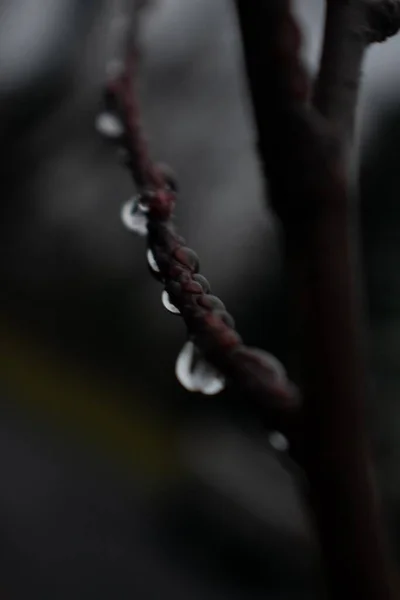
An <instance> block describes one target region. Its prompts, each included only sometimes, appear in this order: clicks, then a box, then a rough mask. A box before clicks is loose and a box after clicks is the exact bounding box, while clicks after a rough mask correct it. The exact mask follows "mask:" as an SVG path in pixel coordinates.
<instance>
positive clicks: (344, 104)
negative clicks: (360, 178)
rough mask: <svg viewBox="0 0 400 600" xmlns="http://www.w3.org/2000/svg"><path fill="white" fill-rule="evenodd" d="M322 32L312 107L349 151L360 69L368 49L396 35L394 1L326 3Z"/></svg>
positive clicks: (398, 7)
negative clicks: (321, 45)
mask: <svg viewBox="0 0 400 600" xmlns="http://www.w3.org/2000/svg"><path fill="white" fill-rule="evenodd" d="M326 4H327V10H326V18H325V32H324V38H323V40H324V41H323V48H322V56H321V62H320V68H319V73H318V76H317V80H316V83H315V87H314V98H313V103H314V106H315V107H316V108H317V110H318V111H319V112H320V114H322V115H323V116H324V117H326V118H327V119H328V120H329V121H330V122H331V123H332V124H333V125H334V126H335V127H336V128H337V131H338V134H339V137H340V139H341V140H342V144H343V148H344V151H345V155H346V159H347V160H348V161H349V160H350V158H351V151H352V139H353V134H354V129H355V120H356V110H357V105H358V94H359V89H360V78H361V68H362V63H363V59H364V56H365V53H366V50H367V48H368V46H369V45H370V44H371V43H373V42H379V41H384V40H385V39H386V38H387V37H390V36H391V35H394V34H395V33H397V31H398V29H399V26H400V2H399V1H398V0H352V1H351V2H348V1H346V0H326Z"/></svg>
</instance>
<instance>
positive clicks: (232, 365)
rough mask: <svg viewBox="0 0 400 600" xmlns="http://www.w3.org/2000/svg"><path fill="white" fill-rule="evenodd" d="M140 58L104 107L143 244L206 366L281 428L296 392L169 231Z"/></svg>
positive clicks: (170, 186) (166, 191)
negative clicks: (147, 133) (131, 189)
mask: <svg viewBox="0 0 400 600" xmlns="http://www.w3.org/2000/svg"><path fill="white" fill-rule="evenodd" d="M136 71H137V52H136V49H135V48H130V51H129V52H128V53H127V60H126V68H125V70H124V72H123V73H122V74H121V75H120V76H118V77H117V78H115V79H114V80H112V81H111V82H109V84H108V86H107V90H106V103H107V106H108V109H109V110H112V111H113V112H114V114H118V115H119V117H120V118H121V120H122V122H123V124H124V128H123V134H122V136H121V137H120V138H119V140H118V142H119V144H120V146H121V147H123V148H124V149H125V152H126V166H127V167H128V168H129V169H130V171H131V174H132V177H133V180H134V183H135V185H136V187H137V189H138V191H139V196H140V204H141V206H143V207H144V209H145V214H146V217H147V232H148V234H147V241H148V247H149V249H150V250H151V252H152V255H153V257H154V260H155V263H156V265H157V273H154V270H153V274H155V275H156V277H157V279H159V280H160V281H161V282H162V283H163V285H164V287H165V290H166V292H167V293H168V295H169V298H170V300H171V302H172V304H173V305H174V306H175V307H176V308H177V309H178V310H179V312H180V314H181V316H182V317H183V320H184V322H185V324H186V327H187V334H188V338H189V339H190V340H191V341H192V342H193V343H194V344H195V346H196V347H197V348H199V349H200V351H201V352H202V354H203V356H204V357H205V359H206V360H207V361H208V362H209V363H211V364H212V365H213V366H214V367H215V368H216V369H218V371H220V372H221V373H222V374H223V375H225V376H226V377H227V378H228V381H229V382H231V383H233V384H234V385H236V386H238V387H239V389H241V390H242V392H243V394H244V396H245V397H246V399H247V400H248V401H250V402H252V401H253V402H256V403H257V404H261V406H262V407H263V410H264V411H266V413H267V415H268V416H269V419H270V420H269V423H270V425H271V426H272V427H277V428H280V429H281V428H283V427H285V423H286V421H287V420H289V421H290V420H291V419H292V415H293V414H294V413H295V412H296V410H297V408H298V406H299V396H298V393H297V389H296V387H295V386H294V385H293V384H292V383H291V382H290V381H289V380H288V379H287V376H286V373H285V371H284V369H283V367H282V365H281V364H280V363H279V362H278V360H277V359H275V358H274V357H272V356H271V355H269V354H268V353H266V352H263V351H261V350H257V349H252V348H248V347H246V346H244V345H243V343H242V340H241V338H240V336H239V334H238V333H237V332H236V330H235V326H234V321H233V319H232V317H231V315H230V314H229V313H228V312H227V311H226V309H225V306H224V304H223V303H222V302H221V300H219V299H218V298H216V297H215V296H213V295H211V291H210V286H209V284H208V282H207V280H206V279H205V278H204V277H202V276H201V275H199V274H198V269H199V263H198V258H197V255H196V254H195V253H194V251H193V250H191V249H190V248H188V247H187V246H186V243H185V240H184V239H183V238H182V237H181V236H180V235H179V234H178V233H177V231H176V229H175V226H174V224H173V210H174V206H175V202H176V199H177V198H176V196H177V195H176V184H175V182H173V181H171V180H169V178H167V177H165V174H164V173H163V171H162V170H161V169H160V168H159V166H157V165H156V164H155V163H154V162H153V161H152V159H151V157H150V154H149V151H148V148H147V144H146V142H145V139H144V136H143V133H142V129H141V124H140V114H139V106H138V101H137V93H136V90H135V75H136Z"/></svg>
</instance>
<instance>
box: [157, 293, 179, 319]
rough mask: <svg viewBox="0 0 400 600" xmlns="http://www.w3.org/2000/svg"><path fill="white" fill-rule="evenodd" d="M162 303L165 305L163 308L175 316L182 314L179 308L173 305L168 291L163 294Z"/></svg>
mask: <svg viewBox="0 0 400 600" xmlns="http://www.w3.org/2000/svg"><path fill="white" fill-rule="evenodd" d="M161 302H162V303H163V306H164V307H165V308H166V309H167V311H168V312H170V313H173V314H174V315H180V314H181V312H180V310H179V308H177V307H176V306H175V304H172V302H171V298H170V297H169V294H168V292H167V291H166V290H164V291H163V293H162V294H161Z"/></svg>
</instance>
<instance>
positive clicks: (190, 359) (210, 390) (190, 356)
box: [175, 341, 225, 396]
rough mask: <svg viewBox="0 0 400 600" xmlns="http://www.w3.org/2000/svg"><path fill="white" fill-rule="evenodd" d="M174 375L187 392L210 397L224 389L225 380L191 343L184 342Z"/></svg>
mask: <svg viewBox="0 0 400 600" xmlns="http://www.w3.org/2000/svg"><path fill="white" fill-rule="evenodd" d="M175 373H176V377H177V379H178V381H179V383H180V384H181V385H182V386H183V387H184V388H186V389H187V390H188V391H189V392H201V393H202V394H206V395H208V396H212V395H214V394H218V393H219V392H221V391H222V390H223V389H224V388H225V378H224V377H223V376H222V375H221V374H220V373H218V371H216V370H215V369H214V367H213V366H212V365H210V363H208V362H207V361H206V360H205V359H204V358H203V357H202V355H201V352H200V350H199V349H198V348H197V347H196V346H195V345H194V344H193V342H191V341H188V342H186V344H185V345H184V346H183V348H182V350H181V352H180V353H179V356H178V358H177V361H176V366H175Z"/></svg>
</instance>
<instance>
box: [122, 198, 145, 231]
mask: <svg viewBox="0 0 400 600" xmlns="http://www.w3.org/2000/svg"><path fill="white" fill-rule="evenodd" d="M121 219H122V222H123V224H124V225H125V227H127V228H128V229H130V231H134V232H135V233H138V234H139V235H147V215H146V214H145V213H144V212H143V211H142V210H140V208H139V202H138V199H137V197H135V198H131V199H130V200H128V202H125V204H123V206H122V209H121Z"/></svg>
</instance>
